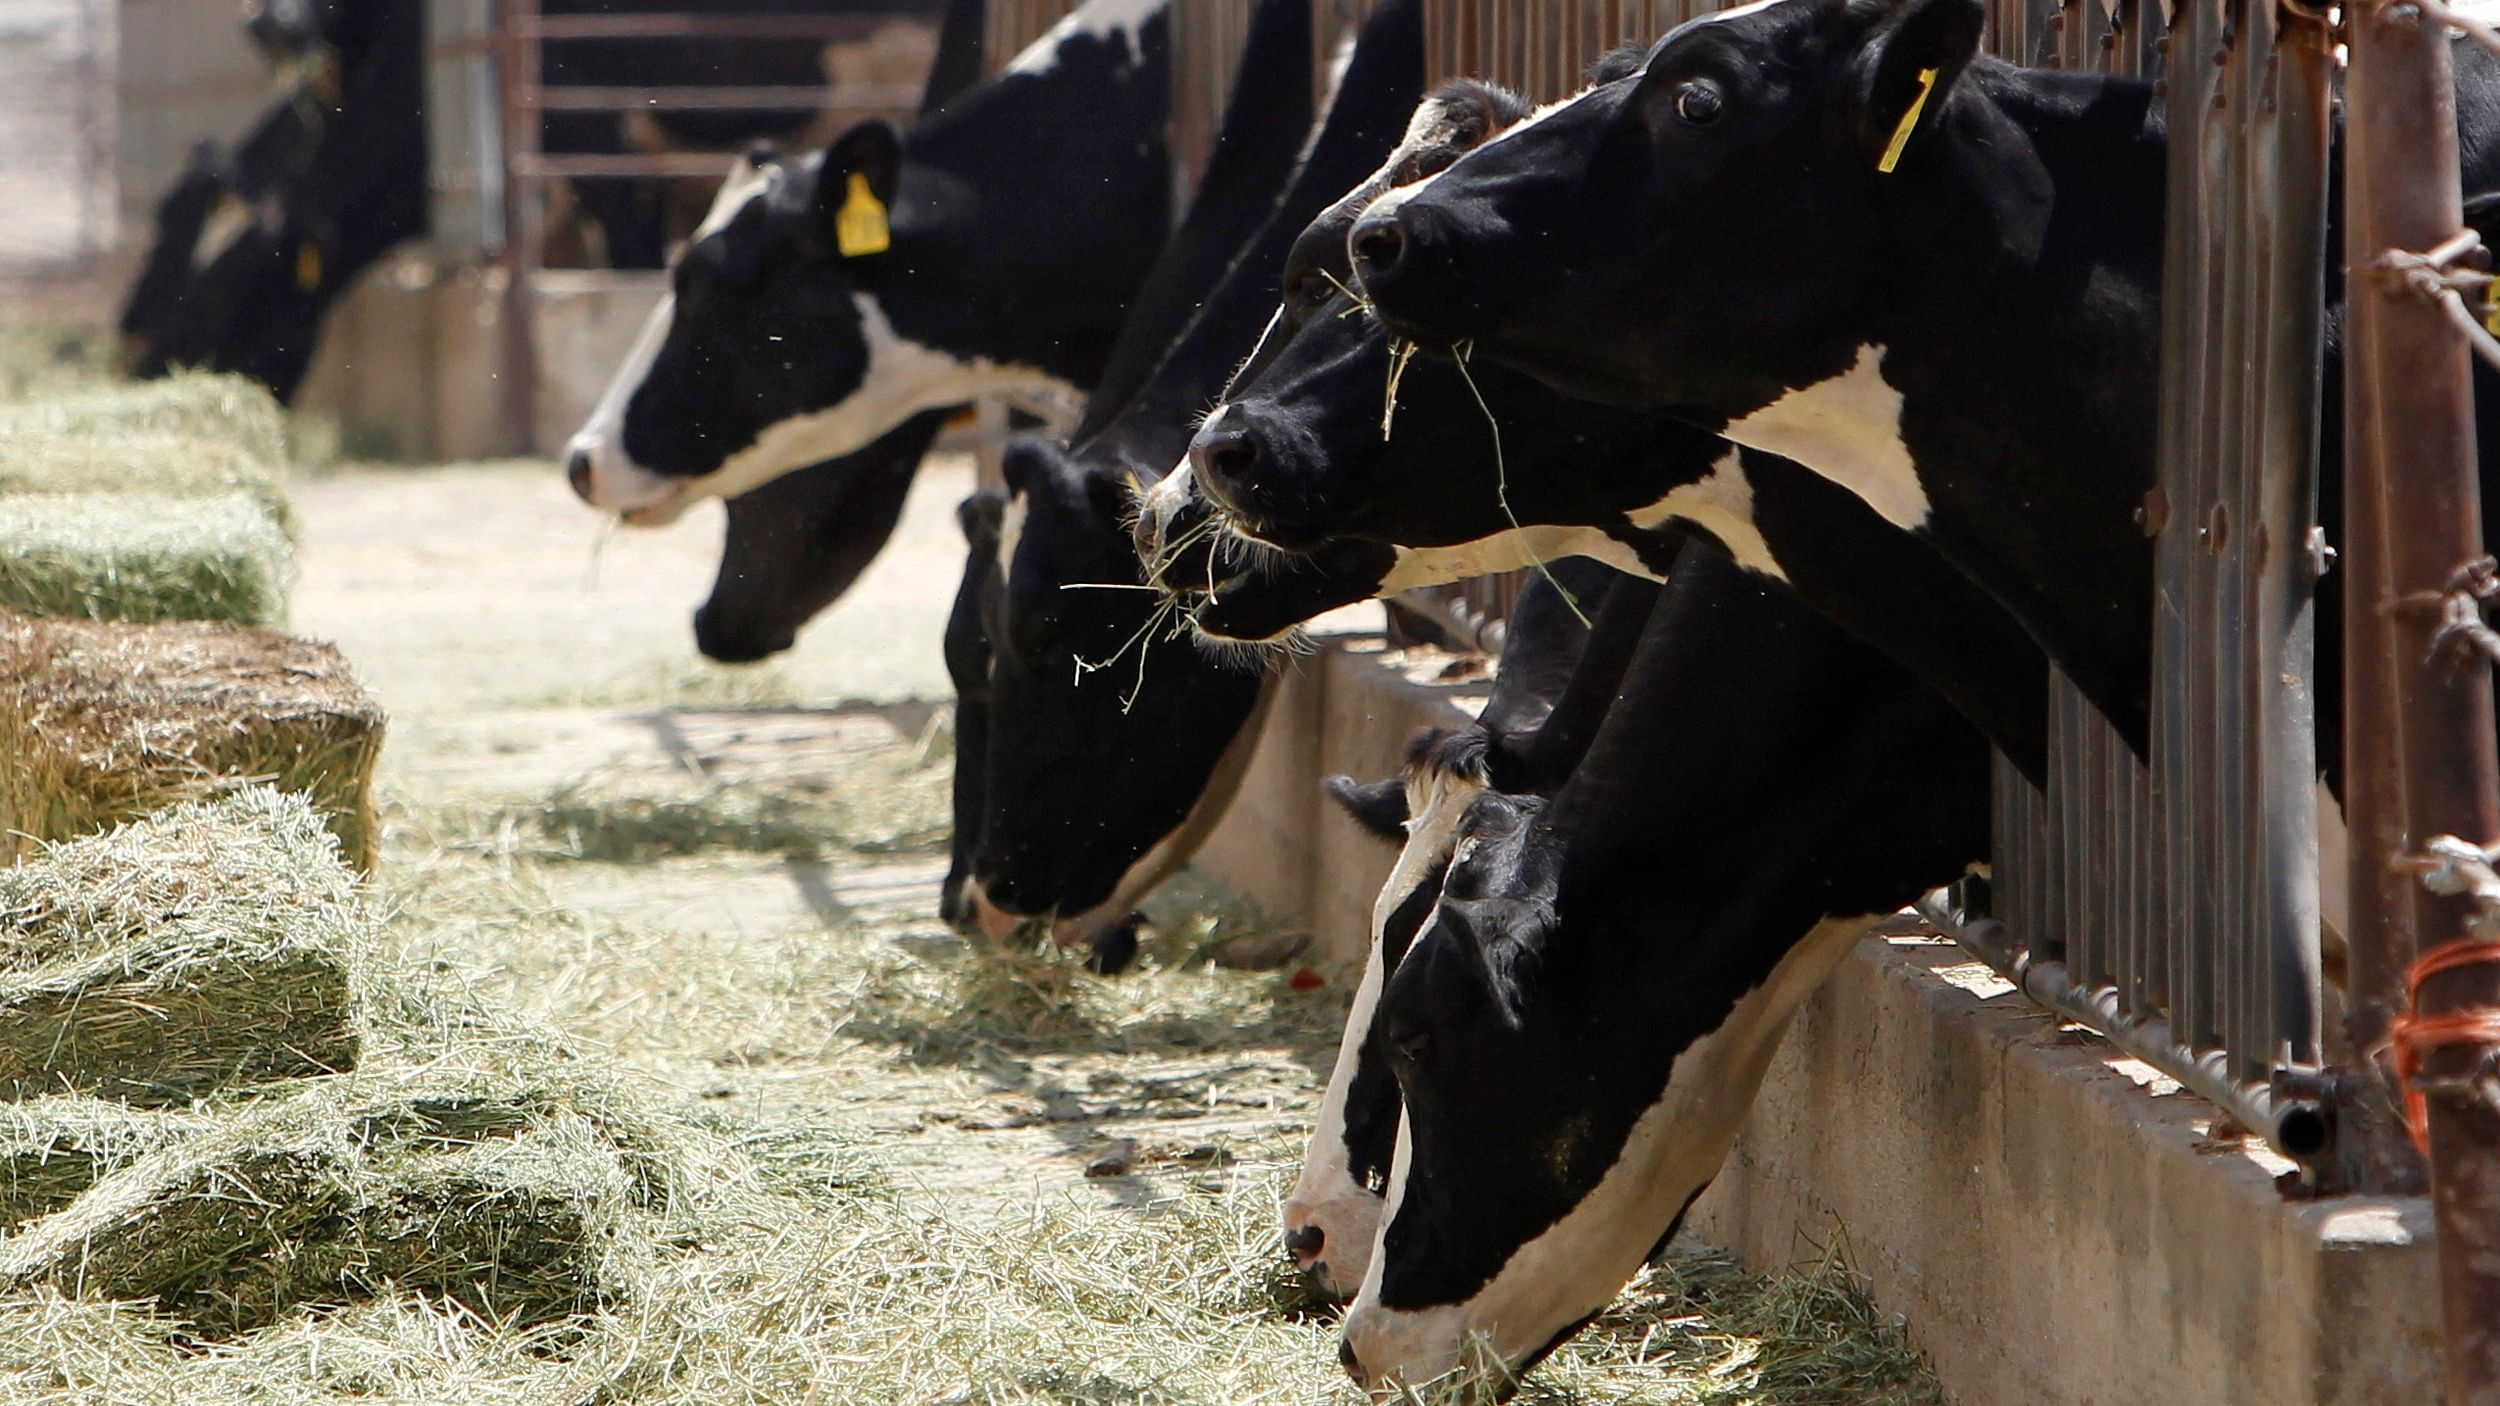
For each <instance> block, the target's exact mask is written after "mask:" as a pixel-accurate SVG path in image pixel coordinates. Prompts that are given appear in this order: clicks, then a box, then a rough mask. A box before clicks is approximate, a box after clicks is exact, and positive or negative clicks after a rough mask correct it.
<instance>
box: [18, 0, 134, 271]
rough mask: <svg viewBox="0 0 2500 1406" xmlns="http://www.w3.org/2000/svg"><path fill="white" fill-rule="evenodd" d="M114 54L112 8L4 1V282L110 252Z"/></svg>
mask: <svg viewBox="0 0 2500 1406" xmlns="http://www.w3.org/2000/svg"><path fill="white" fill-rule="evenodd" d="M115 48H116V36H115V30H114V3H113V0H0V95H4V96H0V277H12V276H15V277H23V276H27V275H30V274H34V273H38V272H58V271H76V270H79V269H81V268H83V267H84V266H85V265H87V264H89V263H92V262H93V261H94V260H96V259H98V258H99V257H101V256H102V255H104V254H106V253H107V252H109V251H110V250H111V249H112V247H113V244H114V240H115V235H116V231H117V229H118V227H119V218H118V217H119V214H120V211H119V194H118V192H119V187H120V182H119V179H118V177H117V175H116V172H115V169H114V160H113V152H114V133H115V107H116V104H115V102H114V93H113V75H114V68H115Z"/></svg>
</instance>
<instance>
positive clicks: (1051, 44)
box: [1007, 0, 1171, 74]
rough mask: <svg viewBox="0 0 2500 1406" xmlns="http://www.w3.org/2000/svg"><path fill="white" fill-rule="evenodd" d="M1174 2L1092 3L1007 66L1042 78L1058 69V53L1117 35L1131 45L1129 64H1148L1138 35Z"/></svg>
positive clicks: (1126, 0) (1114, 0) (1113, 0)
mask: <svg viewBox="0 0 2500 1406" xmlns="http://www.w3.org/2000/svg"><path fill="white" fill-rule="evenodd" d="M1170 4H1171V0H1092V3H1091V4H1087V5H1083V6H1079V7H1078V8H1077V9H1076V10H1074V11H1072V12H1071V13H1070V14H1069V15H1068V17H1067V18H1065V19H1063V20H1061V21H1059V22H1058V23H1057V24H1054V25H1052V26H1051V27H1050V28H1049V29H1048V30H1047V31H1045V32H1044V33H1043V35H1042V37H1041V38H1039V39H1036V40H1034V41H1033V42H1032V43H1031V44H1029V45H1026V46H1025V49H1024V52H1022V53H1020V54H1018V55H1016V57H1015V59H1014V61H1013V62H1011V63H1009V64H1008V65H1007V72H1009V73H1030V74H1043V73H1048V72H1050V71H1051V70H1052V69H1054V68H1057V67H1058V66H1059V51H1060V50H1061V49H1062V48H1063V47H1065V46H1066V45H1067V44H1068V43H1069V42H1070V41H1072V40H1076V39H1103V38H1108V37H1110V36H1111V35H1114V34H1116V35H1118V36H1120V37H1121V38H1122V39H1125V40H1127V41H1128V61H1129V62H1130V63H1132V64H1141V63H1144V62H1145V61H1146V46H1145V43H1144V41H1142V40H1141V39H1139V38H1138V31H1139V30H1142V29H1144V28H1145V27H1146V21H1148V20H1150V19H1153V18H1154V17H1155V16H1156V15H1159V14H1161V13H1163V11H1164V10H1165V9H1166V8H1168V7H1169V6H1170Z"/></svg>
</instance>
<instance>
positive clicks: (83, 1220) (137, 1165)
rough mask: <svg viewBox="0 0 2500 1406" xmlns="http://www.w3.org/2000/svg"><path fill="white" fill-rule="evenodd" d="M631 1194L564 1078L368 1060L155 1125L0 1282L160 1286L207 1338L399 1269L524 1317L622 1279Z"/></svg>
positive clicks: (356, 1290) (574, 1308) (537, 1318)
mask: <svg viewBox="0 0 2500 1406" xmlns="http://www.w3.org/2000/svg"><path fill="white" fill-rule="evenodd" d="M45 1102H47V1103H48V1102H53V1101H52V1100H46V1101H45ZM429 1107H430V1108H432V1109H433V1110H440V1109H442V1108H445V1107H458V1108H461V1109H463V1110H465V1114H464V1116H463V1117H461V1118H460V1119H457V1120H455V1122H453V1123H451V1124H445V1123H442V1122H440V1121H438V1120H437V1119H436V1118H435V1117H434V1116H432V1114H431V1113H430V1112H429ZM87 1113H88V1110H86V1109H83V1108H82V1109H79V1110H76V1111H75V1112H73V1113H71V1114H69V1115H67V1116H70V1117H73V1118H83V1117H85V1116H86V1115H87ZM36 1121H38V1122H40V1121H41V1120H40V1119H38V1120H36ZM636 1203H637V1195H636V1188H635V1183H634V1181H633V1179H632V1177H631V1176H630V1174H629V1171H628V1168H627V1165H626V1161H625V1159H624V1157H623V1156H622V1155H621V1154H620V1151H619V1149H618V1147H617V1146H616V1145H615V1144H614V1143H613V1142H612V1141H610V1140H609V1139H608V1138H607V1137H606V1136H605V1135H604V1134H603V1133H602V1131H601V1130H600V1128H599V1126H598V1125H597V1124H596V1123H595V1122H594V1121H592V1120H591V1119H589V1118H586V1117H584V1116H581V1115H580V1114H578V1113H575V1112H572V1111H570V1110H569V1109H567V1108H566V1107H565V1106H564V1101H563V1100H562V1099H561V1098H554V1099H549V1098H544V1097H535V1098H534V1097H532V1096H529V1095H527V1094H522V1095H515V1094H514V1093H513V1092H512V1091H511V1090H509V1089H504V1088H498V1087H491V1086H485V1085H476V1086H469V1087H465V1088H464V1087H459V1086H457V1085H456V1084H455V1085H453V1086H448V1087H447V1086H446V1081H444V1080H442V1079H439V1078H436V1079H428V1078H426V1077H425V1076H421V1075H410V1074H406V1073H398V1074H394V1075H391V1076H387V1077H379V1078H375V1077H365V1076H356V1077H351V1078H346V1079H337V1080H328V1081H322V1082H320V1083H317V1084H315V1085H312V1086H309V1087H308V1088H307V1089H305V1090H304V1091H302V1092H300V1093H298V1094H296V1095H294V1096H292V1097H289V1098H285V1099H279V1100H272V1101H268V1102H265V1103H262V1104H258V1105H254V1106H252V1107H251V1108H248V1109H245V1110H243V1111H241V1112H240V1113H239V1114H237V1115H234V1116H231V1117H229V1118H227V1119H224V1120H221V1121H218V1122H215V1123H211V1124H209V1125H207V1126H205V1127H204V1128H203V1127H200V1126H197V1125H195V1126H192V1127H189V1128H185V1129H183V1130H181V1132H180V1133H178V1134H175V1135H166V1136H159V1137H157V1138H156V1139H155V1141H154V1143H153V1145H151V1146H149V1147H147V1148H146V1149H145V1150H144V1151H142V1152H140V1153H139V1154H138V1155H136V1156H133V1157H129V1158H126V1159H125V1160H124V1161H123V1162H122V1163H121V1164H120V1165H119V1166H117V1167H115V1168H113V1169H111V1170H109V1171H107V1172H105V1173H104V1174H103V1175H100V1176H97V1177H95V1178H93V1179H92V1180H91V1183H90V1184H89V1185H88V1186H86V1187H85V1188H84V1189H83V1190H81V1191H79V1192H78V1193H76V1194H74V1196H73V1197H72V1199H70V1200H69V1201H67V1202H66V1203H65V1204H63V1205H61V1206H59V1207H58V1208H56V1209H55V1210H54V1211H53V1212H52V1213H50V1214H48V1215H45V1216H43V1217H42V1218H40V1219H38V1220H36V1221H35V1222H34V1223H33V1224H31V1225H29V1226H28V1227H27V1228H26V1229H24V1230H23V1231H22V1232H21V1233H19V1234H18V1235H16V1236H15V1237H13V1238H11V1239H8V1240H5V1241H0V1290H5V1291H7V1292H10V1293H23V1292H26V1291H29V1290H35V1289H45V1288H48V1289H52V1290H55V1291H58V1292H61V1293H64V1294H69V1295H73V1296H75V1297H79V1298H85V1299H105V1300H125V1301H130V1300H136V1301H142V1302H147V1303H149V1304H150V1306H151V1307H153V1308H154V1309H155V1310H156V1311H158V1312H160V1313H163V1314H165V1315H167V1316H170V1317H172V1318H175V1319H177V1320H179V1321H181V1322H182V1323H183V1324H184V1325H185V1326H186V1328H188V1329H189V1330H190V1331H191V1332H193V1333H194V1334H196V1335H198V1336H202V1337H206V1338H213V1339H215V1338H231V1337H234V1336H236V1335H238V1334H241V1333H246V1332H250V1331H252V1330H255V1329H259V1328H265V1327H268V1326H270V1325H272V1324H273V1323H275V1322H277V1321H278V1320H279V1319H280V1318H282V1317H284V1316H285V1315H287V1314H289V1313H292V1312H295V1311H297V1310H299V1309H306V1308H317V1307H329V1306H336V1305H343V1304H347V1303H352V1302H355V1301H358V1300H362V1299H367V1298H372V1297H375V1296H377V1295H380V1294H384V1293H387V1292H389V1291H391V1290H393V1289H398V1290H407V1291H414V1292H418V1293H422V1294H427V1295H431V1296H436V1297H439V1298H443V1299H448V1300H451V1301H454V1302H457V1303H459V1304H460V1305H462V1306H463V1307H465V1308H467V1309H468V1310H470V1311H471V1312H473V1313H476V1314H478V1315H479V1316H481V1317H483V1318H485V1319H487V1320H489V1321H493V1322H499V1323H505V1324H510V1325H527V1324H532V1323H539V1322H545V1321H548V1320H550V1319H554V1318H559V1317H563V1316H566V1315H570V1314H574V1313H580V1312H585V1311H588V1310H590V1309H593V1308H596V1307H598V1306H599V1305H600V1304H601V1303H603V1302H605V1301H606V1300H607V1299H608V1298H609V1297H610V1296H611V1290H610V1288H609V1287H608V1286H609V1281H610V1279H611V1278H612V1273H611V1270H610V1262H611V1260H612V1259H613V1257H614V1256H615V1255H616V1254H617V1253H618V1252H619V1249H620V1246H619V1240H620V1237H624V1236H629V1235H631V1234H632V1227H631V1225H630V1223H629V1220H628V1217H627V1215H626V1212H627V1211H628V1209H629V1208H631V1207H632V1206H634V1205H635V1204H636ZM632 1248H633V1249H634V1250H635V1251H638V1252H643V1253H647V1248H648V1247H647V1245H646V1244H644V1243H643V1242H641V1241H640V1240H639V1239H637V1240H636V1241H635V1243H634V1244H633V1246H632Z"/></svg>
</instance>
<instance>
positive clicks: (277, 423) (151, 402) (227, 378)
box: [0, 371, 289, 468]
mask: <svg viewBox="0 0 2500 1406" xmlns="http://www.w3.org/2000/svg"><path fill="white" fill-rule="evenodd" d="M47 434H55V435H90V434H145V435H157V434H164V435H173V436H176V437H178V438H183V439H194V440H202V441H209V442H215V443H221V444H230V445H233V446H234V447H236V448H238V449H241V450H242V451H244V452H245V453H247V454H250V455H251V456H252V457H253V458H255V459H257V460H259V461H260V462H261V463H262V464H264V465H267V466H269V467H271V468H281V467H283V466H284V465H285V464H286V463H287V461H288V457H289V455H288V451H287V444H288V437H287V423H286V412H285V411H284V410H283V409H281V408H280V407H279V405H278V402H277V399H276V398H275V397H273V396H272V395H270V394H269V391H268V389H267V388H266V387H264V386H262V385H261V384H260V383H259V382H257V381H254V380H251V379H250V378H248V377H244V376H235V375H219V374H214V373H209V372H198V371H185V372H181V373H179V374H177V375H174V376H171V377H168V378H166V379H164V380H160V381H142V382H135V383H113V384H108V385H103V386H98V387H95V388H93V389H87V390H81V391H76V392H72V393H69V394H64V395H53V396H47V397H44V398H42V399H39V400H26V401H20V402H17V403H13V404H0V440H5V439H15V438H19V437H22V436H27V435H47Z"/></svg>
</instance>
